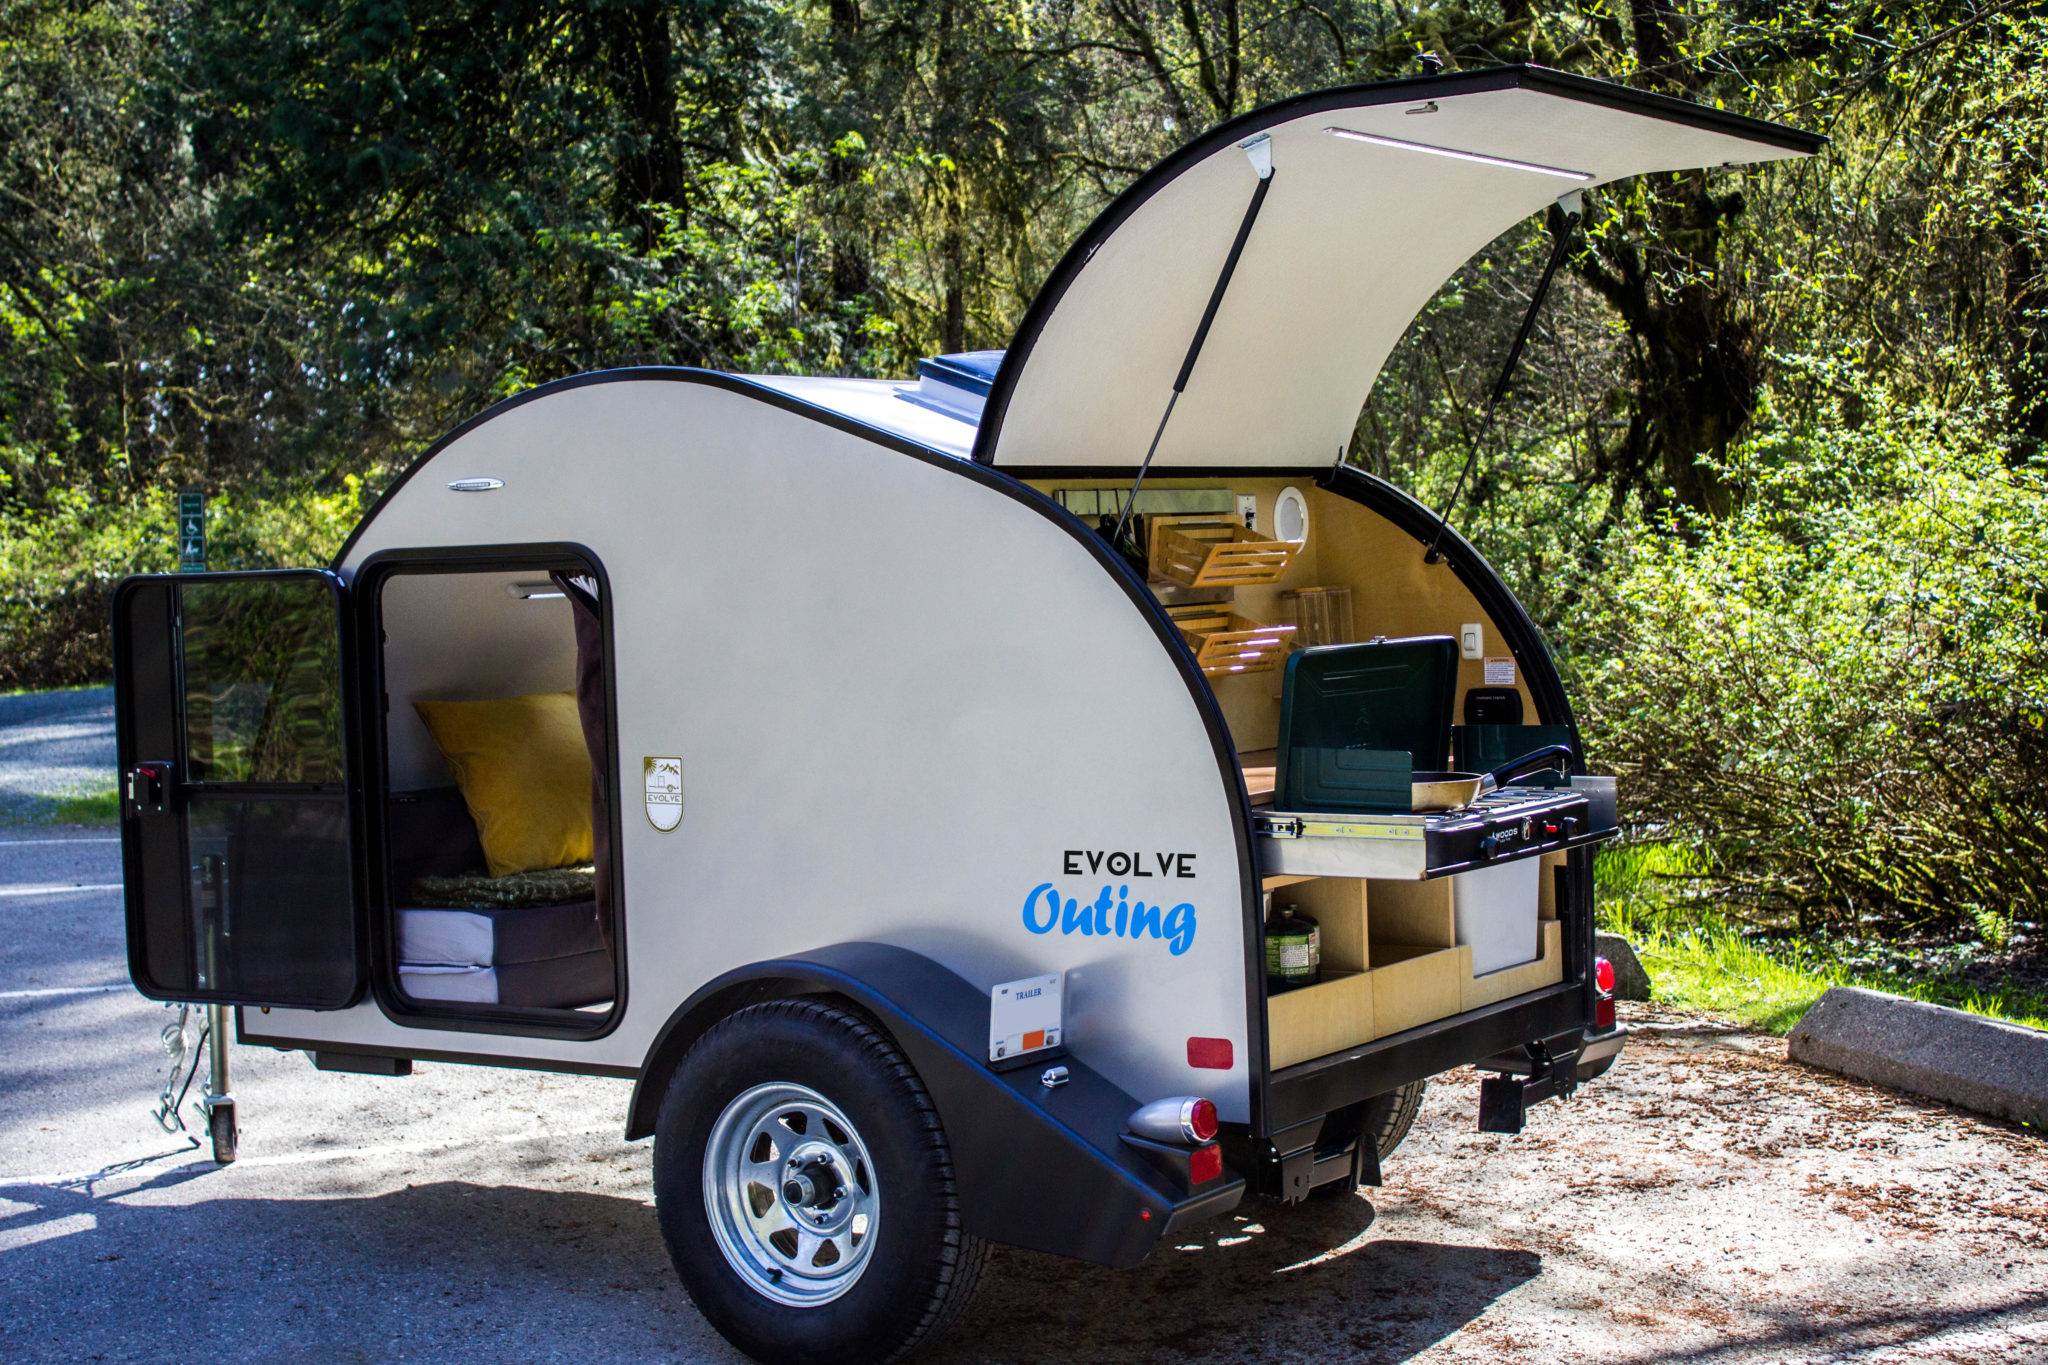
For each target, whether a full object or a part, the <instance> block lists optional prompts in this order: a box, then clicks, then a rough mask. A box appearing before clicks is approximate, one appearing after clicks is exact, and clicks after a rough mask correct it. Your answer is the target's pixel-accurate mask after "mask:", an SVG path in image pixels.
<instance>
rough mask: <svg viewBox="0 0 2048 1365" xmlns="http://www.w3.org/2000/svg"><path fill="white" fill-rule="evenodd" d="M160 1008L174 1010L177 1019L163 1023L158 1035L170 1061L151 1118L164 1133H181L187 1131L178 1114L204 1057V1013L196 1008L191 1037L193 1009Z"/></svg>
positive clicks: (185, 1007) (205, 1038)
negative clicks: (181, 1076)
mask: <svg viewBox="0 0 2048 1365" xmlns="http://www.w3.org/2000/svg"><path fill="white" fill-rule="evenodd" d="M164 1008H165V1009H176V1010H177V1011H178V1017H177V1019H176V1020H175V1021H174V1022H172V1023H168V1024H165V1025H164V1030H163V1033H162V1034H160V1035H159V1036H160V1037H161V1038H162V1040H163V1045H164V1055H165V1056H167V1057H169V1058H170V1059H171V1070H170V1074H169V1075H168V1076H166V1077H165V1078H164V1087H163V1089H162V1090H159V1091H158V1092H157V1097H156V1112H155V1114H154V1116H153V1117H155V1119H156V1121H157V1126H158V1127H160V1128H162V1129H163V1130H164V1131H165V1132H166V1133H185V1132H187V1131H188V1130H187V1129H186V1127H185V1116H184V1114H183V1113H182V1112H180V1111H181V1110H183V1108H184V1106H185V1096H186V1095H187V1094H189V1093H191V1090H192V1081H193V1079H194V1078H195V1077H197V1076H198V1074H199V1064H200V1062H201V1061H202V1060H203V1059H204V1058H205V1056H206V1043H207V1011H206V1009H205V1008H204V1007H203V1006H201V1007H197V1008H198V1012H199V1026H198V1027H199V1034H198V1037H197V1038H194V1037H192V1036H191V1033H190V1025H191V1021H192V1013H193V1010H194V1008H195V1007H194V1006H192V1005H175V1006H174V1005H168V1004H167V1005H165V1006H164ZM188 1056H189V1057H190V1058H191V1059H192V1060H191V1065H190V1066H187V1065H186V1062H185V1059H186V1058H187V1057H188ZM180 1072H183V1073H184V1079H183V1081H180V1080H179V1078H178V1076H179V1073H180ZM200 1093H201V1094H204V1093H205V1087H201V1090H200Z"/></svg>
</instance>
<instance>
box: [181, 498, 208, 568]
mask: <svg viewBox="0 0 2048 1365" xmlns="http://www.w3.org/2000/svg"><path fill="white" fill-rule="evenodd" d="M205 567H206V494H204V493H202V492H200V491H199V490H198V489H196V488H188V489H186V490H185V491H184V492H182V493H180V494H178V571H179V572H180V573H196V572H197V571H199V570H201V569H204V568H205Z"/></svg>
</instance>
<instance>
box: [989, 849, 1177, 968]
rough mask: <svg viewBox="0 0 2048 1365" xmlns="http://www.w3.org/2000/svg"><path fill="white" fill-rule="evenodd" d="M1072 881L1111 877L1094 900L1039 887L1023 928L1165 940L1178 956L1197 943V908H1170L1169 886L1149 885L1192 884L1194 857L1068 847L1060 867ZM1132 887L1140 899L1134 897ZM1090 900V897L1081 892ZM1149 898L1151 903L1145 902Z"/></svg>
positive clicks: (1030, 901)
mask: <svg viewBox="0 0 2048 1365" xmlns="http://www.w3.org/2000/svg"><path fill="white" fill-rule="evenodd" d="M1060 870H1061V872H1062V873H1063V874H1064V875H1066V876H1069V877H1086V878H1088V879H1089V883H1090V884H1091V885H1093V884H1095V878H1097V877H1104V878H1108V880H1107V881H1104V882H1102V883H1101V888H1102V889H1101V890H1099V891H1096V892H1095V893H1094V894H1093V895H1092V897H1089V898H1088V899H1085V900H1084V899H1083V898H1082V897H1080V896H1062V895H1061V894H1060V893H1059V889H1058V888H1057V887H1055V886H1054V885H1053V884H1052V883H1051V882H1040V883H1039V884H1038V885H1037V886H1034V887H1032V888H1031V894H1030V895H1028V896H1026V897H1025V898H1024V927H1025V928H1026V929H1029V930H1030V931H1031V932H1032V933H1034V934H1050V933H1052V932H1053V931H1054V930H1058V931H1059V932H1060V933H1062V934H1088V935H1091V936H1094V937H1098V938H1129V939H1142V938H1155V939H1160V940H1163V941H1164V942H1165V944H1166V951H1167V952H1169V953H1171V954H1172V955H1173V956H1175V957H1179V956H1180V955H1181V954H1182V953H1184V952H1186V951H1187V950H1188V949H1189V948H1191V947H1193V946H1194V942H1195V920H1196V915H1195V907H1194V903H1193V902H1192V901H1177V902H1175V903H1174V904H1173V905H1171V906H1169V905H1167V904H1166V902H1167V901H1168V900H1170V899H1171V898H1172V896H1173V890H1172V888H1171V887H1164V886H1163V887H1159V888H1158V889H1156V890H1155V889H1153V888H1151V887H1147V886H1145V885H1143V883H1144V882H1145V881H1148V880H1154V881H1158V880H1164V881H1176V880H1192V879H1193V878H1194V876H1195V855H1194V854H1192V853H1126V852H1124V851H1123V850H1121V849H1117V850H1104V849H1092V848H1070V849H1067V850H1066V851H1065V854H1064V856H1063V858H1062V861H1061V864H1060ZM1133 883H1136V884H1138V891H1139V895H1138V896H1137V897H1136V898H1134V897H1133V896H1132V894H1131V886H1132V884H1133ZM1083 894H1084V895H1086V894H1087V893H1083ZM1146 895H1150V896H1151V899H1150V900H1146V899H1145V898H1144V897H1145V896H1146Z"/></svg>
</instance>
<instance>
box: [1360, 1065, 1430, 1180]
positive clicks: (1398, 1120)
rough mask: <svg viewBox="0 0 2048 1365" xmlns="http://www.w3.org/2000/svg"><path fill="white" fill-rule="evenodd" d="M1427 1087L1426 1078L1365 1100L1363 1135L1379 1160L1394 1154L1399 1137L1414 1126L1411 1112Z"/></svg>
mask: <svg viewBox="0 0 2048 1365" xmlns="http://www.w3.org/2000/svg"><path fill="white" fill-rule="evenodd" d="M1427 1089H1429V1082H1428V1081H1412V1082H1410V1083H1409V1084H1407V1085H1404V1086H1402V1087H1401V1088H1400V1089H1399V1090H1389V1091H1388V1092H1387V1093H1386V1094H1384V1095H1375V1096H1373V1097H1372V1098H1371V1099H1369V1100H1367V1101H1366V1102H1365V1129H1364V1136H1366V1137H1368V1138H1370V1139H1372V1141H1373V1143H1374V1145H1375V1146H1376V1147H1377V1149H1378V1151H1379V1154H1380V1160H1381V1161H1385V1160H1386V1159H1387V1158H1388V1157H1390V1156H1392V1155H1393V1154H1394V1149H1395V1148H1396V1147H1399V1146H1400V1145H1401V1139H1403V1138H1405V1137H1407V1136H1408V1130H1409V1129H1410V1128H1413V1127H1414V1126H1415V1115H1416V1113H1417V1111H1419V1110H1420V1109H1421V1108H1422V1092H1423V1091H1425V1090H1427Z"/></svg>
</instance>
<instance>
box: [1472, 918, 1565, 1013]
mask: <svg viewBox="0 0 2048 1365" xmlns="http://www.w3.org/2000/svg"><path fill="white" fill-rule="evenodd" d="M1539 941H1540V943H1541V946H1542V955H1541V956H1540V957H1538V958H1537V959H1536V960H1535V961H1534V962H1524V963H1523V964H1521V965H1520V966H1518V967H1508V968H1506V969H1504V970H1502V971H1497V972H1489V973H1484V974H1480V975H1472V974H1470V973H1468V974H1467V975H1466V977H1465V979H1464V982H1463V999H1462V1000H1460V1001H1459V1006H1460V1008H1461V1009H1465V1010H1476V1009H1478V1008H1480V1007H1481V1006H1482V1005H1491V1004H1493V1003H1495V1002H1496V1001H1500V1000H1506V999H1508V998H1510V997H1512V996H1517V995H1525V994H1527V993H1528V992H1530V991H1537V990H1542V989H1543V988H1544V987H1545V986H1555V985H1557V984H1558V983H1559V982H1561V981H1563V980H1564V933H1563V930H1562V928H1561V927H1560V926H1559V924H1558V922H1557V921H1556V920H1554V919H1547V920H1544V921H1543V922H1542V926H1541V934H1540V935H1539Z"/></svg>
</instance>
